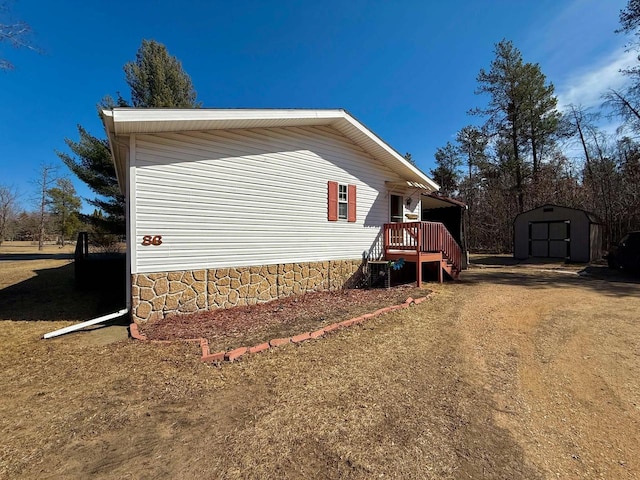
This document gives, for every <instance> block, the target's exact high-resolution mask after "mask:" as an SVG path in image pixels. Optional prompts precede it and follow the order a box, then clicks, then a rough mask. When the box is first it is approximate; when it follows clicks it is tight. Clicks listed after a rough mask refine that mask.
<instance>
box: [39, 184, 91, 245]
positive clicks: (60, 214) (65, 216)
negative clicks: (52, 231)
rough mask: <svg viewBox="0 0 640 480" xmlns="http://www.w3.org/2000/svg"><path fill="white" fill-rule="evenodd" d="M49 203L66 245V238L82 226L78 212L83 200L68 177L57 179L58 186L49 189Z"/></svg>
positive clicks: (61, 238) (62, 240)
mask: <svg viewBox="0 0 640 480" xmlns="http://www.w3.org/2000/svg"><path fill="white" fill-rule="evenodd" d="M47 204H48V206H49V213H50V214H51V216H52V218H53V221H54V224H55V227H56V230H57V233H58V234H59V235H60V242H61V244H62V246H63V247H64V242H65V238H69V237H71V236H72V235H73V234H74V233H77V231H78V228H79V227H80V220H79V219H78V213H79V211H80V207H82V201H81V200H80V197H78V195H77V194H76V189H75V188H74V187H73V184H72V183H71V181H70V180H69V179H68V178H59V179H58V180H56V186H55V187H52V188H50V189H49V190H48V191H47Z"/></svg>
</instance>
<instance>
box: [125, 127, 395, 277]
mask: <svg viewBox="0 0 640 480" xmlns="http://www.w3.org/2000/svg"><path fill="white" fill-rule="evenodd" d="M133 165H135V166H134V168H135V175H134V176H133V179H134V180H135V203H134V204H133V205H134V208H135V218H136V222H135V240H134V241H135V243H136V245H137V247H136V248H135V249H134V250H133V252H132V253H133V255H134V258H133V262H132V273H149V272H166V271H178V270H196V269H206V268H221V267H238V266H251V265H270V264H285V263H296V262H315V261H323V260H339V259H357V258H361V257H362V253H363V251H368V250H369V249H370V248H371V247H372V245H374V243H375V242H376V238H377V236H378V235H379V233H380V230H381V227H382V225H383V224H384V223H385V222H387V221H388V195H387V191H386V188H385V183H384V182H385V181H387V180H390V181H395V180H399V178H398V176H397V175H395V174H394V173H393V172H391V171H390V170H388V169H387V168H386V167H385V166H383V165H382V164H381V163H380V162H378V161H377V160H375V159H373V158H372V157H371V156H369V155H368V154H367V153H366V152H364V151H363V150H362V149H361V148H360V147H358V146H357V145H355V144H354V143H352V142H351V141H350V140H349V139H347V138H346V137H344V136H343V135H342V134H340V133H339V132H337V131H336V130H334V129H332V128H330V127H289V128H273V129H253V130H224V131H208V132H182V133H170V134H157V135H142V134H138V135H136V136H135V159H134V161H133ZM329 180H333V181H337V182H340V183H345V184H353V185H356V187H357V218H356V222H355V223H349V222H347V221H346V220H344V221H342V220H341V221H338V222H329V221H327V181H329ZM132 227H133V226H132ZM144 235H152V236H155V235H161V236H162V244H161V245H158V246H144V247H143V246H141V245H140V244H141V242H142V237H143V236H144Z"/></svg>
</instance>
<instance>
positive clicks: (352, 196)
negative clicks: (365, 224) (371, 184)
mask: <svg viewBox="0 0 640 480" xmlns="http://www.w3.org/2000/svg"><path fill="white" fill-rule="evenodd" d="M347 192H348V193H347V199H348V202H349V210H348V211H349V213H348V215H347V220H348V221H349V222H355V221H356V186H355V185H349V186H348V190H347Z"/></svg>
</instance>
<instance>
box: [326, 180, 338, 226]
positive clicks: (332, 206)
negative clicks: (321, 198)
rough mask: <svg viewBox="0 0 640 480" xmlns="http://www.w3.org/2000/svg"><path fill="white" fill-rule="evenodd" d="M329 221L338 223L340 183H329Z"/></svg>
mask: <svg viewBox="0 0 640 480" xmlns="http://www.w3.org/2000/svg"><path fill="white" fill-rule="evenodd" d="M328 190H329V193H328V201H327V220H329V221H330V222H337V221H338V182H328Z"/></svg>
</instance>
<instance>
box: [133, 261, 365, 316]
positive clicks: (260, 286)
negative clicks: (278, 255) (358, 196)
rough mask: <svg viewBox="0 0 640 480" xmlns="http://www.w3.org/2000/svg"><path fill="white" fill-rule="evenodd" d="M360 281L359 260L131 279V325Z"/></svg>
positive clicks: (236, 268)
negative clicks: (168, 316) (173, 315)
mask: <svg viewBox="0 0 640 480" xmlns="http://www.w3.org/2000/svg"><path fill="white" fill-rule="evenodd" d="M361 279H362V260H361V259H359V260H330V261H325V262H305V263H285V264H278V265H261V266H252V267H230V268H211V269H207V270H187V271H176V272H162V273H139V274H134V275H132V276H131V296H132V302H131V314H132V318H133V320H134V321H135V322H147V321H155V320H159V319H161V318H163V317H164V316H165V315H166V314H169V313H192V312H198V311H204V310H211V309H215V308H229V307H235V306H241V305H252V304H255V303H259V302H267V301H269V300H274V299H276V298H280V297H287V296H290V295H298V294H302V293H306V292H315V291H320V290H338V289H341V288H349V287H353V286H355V285H357V284H358V283H359V282H360V280H361Z"/></svg>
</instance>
